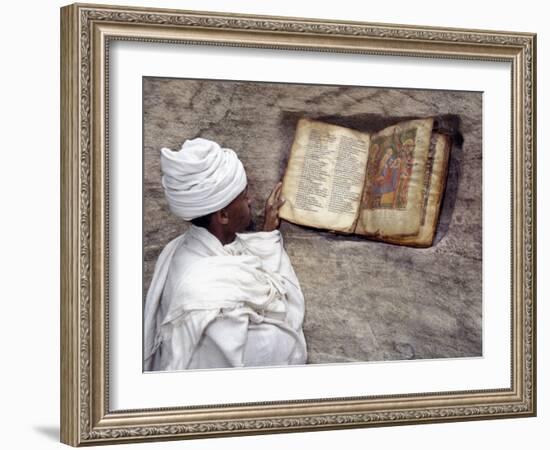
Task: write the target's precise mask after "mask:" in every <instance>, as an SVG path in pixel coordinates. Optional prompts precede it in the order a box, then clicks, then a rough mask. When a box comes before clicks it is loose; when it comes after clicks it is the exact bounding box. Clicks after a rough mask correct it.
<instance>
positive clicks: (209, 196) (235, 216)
mask: <svg viewBox="0 0 550 450" xmlns="http://www.w3.org/2000/svg"><path fill="white" fill-rule="evenodd" d="M161 169H162V173H163V176H162V186H163V187H164V193H165V194H166V198H167V200H168V205H169V206H170V210H171V211H172V212H173V213H174V214H176V215H177V216H179V217H182V218H183V219H185V220H190V221H191V222H192V223H194V224H195V225H199V226H202V227H204V228H208V229H210V230H211V229H212V227H213V226H214V227H215V228H216V229H218V228H220V229H223V230H227V231H228V232H230V233H235V232H241V231H244V230H245V229H246V228H247V227H248V225H249V224H250V221H251V212H250V200H249V198H248V192H247V180H246V173H245V171H244V167H243V165H242V163H241V161H239V158H238V157H237V155H236V153H235V152H234V151H233V150H231V149H226V148H222V147H220V146H219V145H218V144H217V143H216V142H213V141H210V140H207V139H202V138H196V139H192V140H187V141H185V142H184V144H183V145H182V147H181V149H180V150H179V151H175V152H174V151H172V150H169V149H167V148H163V149H162V150H161Z"/></svg>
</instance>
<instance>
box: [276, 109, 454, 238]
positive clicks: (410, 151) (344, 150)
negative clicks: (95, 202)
mask: <svg viewBox="0 0 550 450" xmlns="http://www.w3.org/2000/svg"><path fill="white" fill-rule="evenodd" d="M450 148H451V142H450V138H449V136H448V135H445V134H441V133H438V132H436V131H434V119H433V118H427V119H420V120H410V121H406V122H400V123H397V124H395V125H393V126H390V127H387V128H385V129H383V130H381V131H379V132H377V133H363V132H359V131H356V130H352V129H349V128H344V127H341V126H337V125H331V124H327V123H323V122H319V121H314V120H309V119H300V121H299V122H298V125H297V128H296V135H295V137H294V142H293V144H292V148H291V153H290V158H289V161H288V166H287V169H286V172H285V175H284V179H283V188H282V195H283V196H284V198H285V199H286V202H285V203H284V205H283V206H282V207H281V209H280V210H279V216H280V217H281V218H283V219H285V220H288V221H289V222H293V223H296V224H300V225H306V226H310V227H315V228H321V229H328V230H333V231H336V232H340V233H355V234H360V235H364V236H367V237H370V238H372V239H377V240H382V241H385V242H391V243H394V244H401V245H411V246H416V247H429V246H431V245H432V242H433V238H434V235H435V230H436V227H437V221H438V217H439V209H440V205H441V199H442V197H443V192H444V189H445V182H446V179H447V165H448V161H449V153H450Z"/></svg>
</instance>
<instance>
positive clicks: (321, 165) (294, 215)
mask: <svg viewBox="0 0 550 450" xmlns="http://www.w3.org/2000/svg"><path fill="white" fill-rule="evenodd" d="M368 149H369V135H368V134H366V133H361V132H359V131H355V130H351V129H348V128H344V127H340V126H337V125H330V124H326V123H323V122H318V121H314V120H309V119H301V120H300V121H299V122H298V125H297V128H296V136H295V138H294V142H293V144H292V149H291V153H290V159H289V162H288V166H287V169H286V172H285V176H284V179H283V188H282V195H283V197H284V198H285V199H286V202H285V203H284V205H283V206H282V207H281V209H280V210H279V217H281V218H282V219H286V220H288V221H290V222H293V223H297V224H300V225H306V226H311V227H315V228H323V229H330V230H335V231H341V232H348V233H349V232H352V231H353V228H354V223H355V221H356V218H357V214H358V210H359V205H360V203H361V195H362V191H363V184H364V180H365V166H366V163H367V158H368Z"/></svg>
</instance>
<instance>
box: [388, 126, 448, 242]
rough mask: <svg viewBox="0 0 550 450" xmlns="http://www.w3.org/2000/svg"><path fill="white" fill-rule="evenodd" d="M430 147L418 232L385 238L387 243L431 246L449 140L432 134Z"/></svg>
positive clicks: (441, 195) (443, 187)
mask: <svg viewBox="0 0 550 450" xmlns="http://www.w3.org/2000/svg"><path fill="white" fill-rule="evenodd" d="M431 147H433V155H430V158H429V159H428V166H430V167H427V168H426V172H427V173H429V174H430V176H429V177H427V183H426V187H425V195H424V206H423V211H424V214H423V215H422V220H421V222H420V230H419V232H418V234H416V235H415V236H404V237H401V238H394V239H391V238H387V239H386V241H387V242H391V243H394V244H401V245H412V246H415V247H429V246H430V245H432V242H433V239H434V236H435V231H436V228H437V221H438V219H439V210H440V208H441V202H442V198H443V193H444V191H445V185H446V182H447V171H448V164H449V154H450V150H451V139H450V137H449V136H445V135H443V134H439V133H434V134H433V135H432V143H431ZM430 153H432V148H430Z"/></svg>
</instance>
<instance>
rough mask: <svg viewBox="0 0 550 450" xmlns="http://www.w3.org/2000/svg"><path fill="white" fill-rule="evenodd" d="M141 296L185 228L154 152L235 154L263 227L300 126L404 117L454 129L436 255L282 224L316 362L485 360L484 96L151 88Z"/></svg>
mask: <svg viewBox="0 0 550 450" xmlns="http://www.w3.org/2000/svg"><path fill="white" fill-rule="evenodd" d="M143 87H144V91H143V94H144V103H143V107H144V111H143V113H144V127H143V130H144V149H143V151H144V182H143V183H144V191H143V195H144V203H143V206H144V222H143V226H144V233H143V247H144V276H143V292H144V297H145V294H146V292H147V288H148V287H149V283H150V280H151V277H152V272H153V269H154V264H155V261H156V258H157V256H158V254H159V253H160V251H161V250H162V248H163V247H164V245H166V244H167V243H168V242H169V241H170V240H171V239H172V238H174V237H176V236H177V235H179V234H180V233H182V232H183V231H184V230H185V229H186V226H187V225H186V223H185V222H183V221H182V220H181V219H178V218H177V217H175V216H173V215H172V214H170V213H169V211H168V207H167V204H166V200H165V199H164V194H163V191H162V187H161V184H160V163H159V150H160V148H161V147H169V148H171V149H179V148H180V146H181V144H182V143H183V141H184V140H185V139H191V138H194V137H199V136H200V137H204V138H208V139H212V140H215V141H217V142H219V143H220V144H221V145H222V146H224V147H229V148H232V149H234V150H235V151H236V152H237V153H238V155H239V157H240V158H241V160H242V161H243V163H244V165H245V168H246V169H247V174H248V179H249V188H250V189H249V191H250V192H251V193H252V196H253V210H254V218H255V221H256V223H262V219H263V218H262V215H263V205H264V202H265V199H266V198H267V196H268V194H269V193H270V191H271V189H272V188H273V186H274V185H275V184H276V183H277V181H279V180H280V179H281V178H282V175H283V173H284V170H285V167H286V162H287V158H288V152H289V150H290V145H291V143H292V139H293V136H294V131H295V126H296V122H297V121H298V119H299V118H301V117H309V118H312V119H319V120H324V121H327V122H332V123H336V124H340V125H344V126H348V127H351V128H356V129H359V130H361V131H377V130H379V129H381V128H384V127H385V126H388V125H391V124H393V123H396V122H398V121H400V120H404V119H409V118H420V117H425V116H434V115H440V116H441V115H448V116H450V117H451V118H452V119H456V121H458V124H459V125H458V126H459V128H458V130H459V134H458V135H457V136H455V139H454V143H453V148H452V151H451V159H450V165H449V175H448V180H447V189H446V192H445V196H444V201H443V206H442V211H441V215H440V220H439V225H438V230H437V235H436V239H435V242H434V245H433V246H432V247H430V248H427V249H415V248H408V247H401V246H395V245H391V244H385V243H380V242H374V241H369V240H366V239H364V238H361V237H357V236H339V235H334V234H332V233H329V232H322V231H315V230H312V229H308V228H305V227H300V226H297V225H293V224H290V223H287V222H283V223H282V225H281V232H282V234H283V238H284V241H285V248H286V250H287V252H288V254H289V256H290V259H291V261H292V264H293V266H294V269H295V271H296V273H297V275H298V279H299V280H300V283H301V286H302V289H303V292H304V296H305V299H306V317H305V322H304V332H305V335H306V340H307V345H308V351H309V358H308V362H309V363H333V362H355V361H377V360H403V359H423V358H456V357H473V356H481V355H482V202H481V193H482V178H481V174H482V167H481V164H482V148H481V142H482V138H481V132H482V121H481V114H482V96H481V93H477V92H460V91H431V90H414V89H381V88H366V87H342V86H320V85H292V84H277V83H252V82H232V81H211V80H185V79H164V78H145V79H144V84H143Z"/></svg>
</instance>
